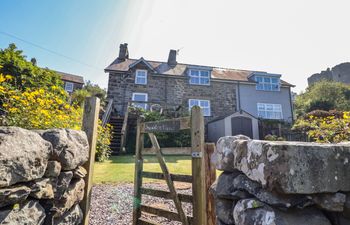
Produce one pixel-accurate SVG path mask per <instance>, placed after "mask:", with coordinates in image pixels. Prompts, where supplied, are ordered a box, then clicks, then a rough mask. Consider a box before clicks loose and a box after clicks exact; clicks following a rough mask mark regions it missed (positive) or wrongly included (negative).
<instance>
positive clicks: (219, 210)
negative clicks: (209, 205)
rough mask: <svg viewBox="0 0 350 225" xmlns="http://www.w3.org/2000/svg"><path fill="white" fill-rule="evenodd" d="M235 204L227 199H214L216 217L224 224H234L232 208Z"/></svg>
mask: <svg viewBox="0 0 350 225" xmlns="http://www.w3.org/2000/svg"><path fill="white" fill-rule="evenodd" d="M234 203H235V202H233V201H231V200H227V199H221V198H217V199H215V211H216V217H217V218H218V219H219V220H220V221H221V222H223V223H225V224H234V220H233V208H234V206H235V204H234Z"/></svg>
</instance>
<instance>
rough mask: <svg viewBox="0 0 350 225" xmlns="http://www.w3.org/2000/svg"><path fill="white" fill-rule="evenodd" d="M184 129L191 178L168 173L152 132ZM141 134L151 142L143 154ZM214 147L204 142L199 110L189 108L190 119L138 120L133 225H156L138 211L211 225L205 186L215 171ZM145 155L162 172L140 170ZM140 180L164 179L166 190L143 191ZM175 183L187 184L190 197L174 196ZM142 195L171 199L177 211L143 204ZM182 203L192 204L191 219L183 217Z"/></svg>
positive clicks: (212, 216) (211, 212)
mask: <svg viewBox="0 0 350 225" xmlns="http://www.w3.org/2000/svg"><path fill="white" fill-rule="evenodd" d="M186 129H187V130H191V147H190V148H185V149H186V153H187V154H189V155H191V157H192V175H182V174H171V173H170V171H169V170H168V168H167V165H166V162H165V160H164V154H163V153H164V152H166V151H165V149H162V148H160V146H159V143H158V140H157V137H156V135H154V133H153V132H178V131H180V130H186ZM145 134H147V135H148V136H149V138H150V140H151V143H152V148H151V149H147V151H145V149H144V136H145ZM214 148H215V146H214V144H206V143H205V142H204V118H203V116H202V112H201V109H200V108H199V107H193V108H192V110H191V116H190V117H182V118H176V119H170V120H164V121H156V122H144V121H143V118H142V117H140V118H139V119H138V122H137V132H136V154H135V182H134V208H133V225H140V224H157V223H156V222H153V221H149V220H146V219H144V218H142V217H141V212H145V213H150V214H153V215H156V216H161V217H165V218H168V219H169V220H174V221H180V222H181V223H182V224H185V225H190V224H194V225H214V224H215V214H214V205H213V200H212V196H210V195H209V187H210V185H211V184H212V183H213V182H214V181H215V178H216V177H215V168H214V167H213V165H212V164H211V163H210V158H211V155H212V153H213V151H214ZM183 149H184V148H183ZM168 150H170V151H176V148H168ZM147 153H148V154H149V153H152V154H155V156H156V157H157V159H158V163H159V165H160V167H161V170H162V173H155V172H148V171H143V155H144V154H147ZM143 178H152V179H161V180H165V181H166V183H167V186H168V189H169V191H161V190H153V189H150V188H144V187H143V186H142V179H143ZM175 181H179V182H187V183H191V184H192V195H188V194H179V193H177V190H176V189H175V186H174V182H175ZM142 195H150V196H153V197H161V198H165V199H172V200H173V201H174V204H175V207H176V211H177V212H171V211H168V210H165V209H160V208H155V207H150V206H146V205H143V204H142ZM182 202H187V203H192V205H193V216H192V217H191V216H188V215H186V214H185V212H184V210H183V208H182Z"/></svg>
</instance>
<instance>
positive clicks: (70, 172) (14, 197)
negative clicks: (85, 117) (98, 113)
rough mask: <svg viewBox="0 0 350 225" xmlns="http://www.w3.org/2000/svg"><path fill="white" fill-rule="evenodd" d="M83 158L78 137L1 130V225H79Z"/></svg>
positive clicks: (83, 144) (83, 143)
mask: <svg viewBox="0 0 350 225" xmlns="http://www.w3.org/2000/svg"><path fill="white" fill-rule="evenodd" d="M88 153H89V145H88V140H87V137H86V134H85V133H84V132H82V131H75V130H68V129H51V130H39V131H30V130H25V129H22V128H18V127H0V224H26V225H41V224H45V225H77V224H80V223H81V221H82V218H83V212H82V210H81V208H80V206H79V202H80V201H81V200H82V199H83V196H84V186H85V183H84V179H83V178H84V177H85V176H86V174H87V171H86V170H85V169H84V168H83V167H82V166H81V165H83V164H84V163H85V162H86V161H87V160H88Z"/></svg>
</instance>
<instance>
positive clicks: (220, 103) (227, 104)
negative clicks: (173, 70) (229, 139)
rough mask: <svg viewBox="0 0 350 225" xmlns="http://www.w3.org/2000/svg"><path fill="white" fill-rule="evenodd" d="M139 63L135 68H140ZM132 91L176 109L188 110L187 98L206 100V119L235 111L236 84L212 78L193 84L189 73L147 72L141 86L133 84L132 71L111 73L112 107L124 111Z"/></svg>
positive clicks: (118, 111) (109, 83)
mask: <svg viewBox="0 0 350 225" xmlns="http://www.w3.org/2000/svg"><path fill="white" fill-rule="evenodd" d="M140 66H141V65H140ZM140 66H139V67H138V68H142V67H140ZM142 69H143V68H142ZM135 92H139V93H147V94H148V102H153V103H159V104H160V105H161V106H163V107H164V106H167V107H170V108H174V109H175V108H178V107H180V106H181V109H182V111H183V112H187V111H188V101H189V99H202V100H209V101H210V108H211V115H210V116H209V117H207V118H206V120H210V119H211V118H216V117H219V116H224V115H227V114H229V113H233V112H235V110H236V84H235V83H233V82H220V81H214V80H211V82H210V85H192V84H190V83H189V77H188V76H164V75H158V74H153V73H151V72H150V71H148V82H147V84H146V85H141V84H135V71H132V72H131V74H129V75H128V76H127V74H126V73H125V74H122V73H110V75H109V82H108V98H111V99H114V102H113V105H114V109H115V110H116V111H117V113H118V114H121V115H123V114H124V112H125V110H126V105H127V103H128V102H129V101H131V100H132V94H133V93H135Z"/></svg>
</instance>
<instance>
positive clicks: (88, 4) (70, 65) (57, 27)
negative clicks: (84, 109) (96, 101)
mask: <svg viewBox="0 0 350 225" xmlns="http://www.w3.org/2000/svg"><path fill="white" fill-rule="evenodd" d="M101 3H102V1H93V0H84V1H81V0H80V1H79V0H76V1H71V0H60V1H53V0H40V1H39V0H34V1H25V0H22V1H21V0H1V2H0V32H5V33H9V34H11V35H15V36H17V37H19V38H21V39H24V40H26V41H28V42H32V43H34V44H37V45H39V46H42V47H44V48H47V49H49V50H51V51H54V52H57V53H60V54H62V55H64V56H67V57H69V58H72V59H74V60H71V59H67V58H65V57H61V56H59V55H56V54H52V53H50V52H48V51H45V50H43V49H40V48H37V47H35V46H33V45H31V44H28V43H25V42H23V41H20V40H17V39H15V38H13V37H9V36H5V35H3V34H1V33H0V48H5V47H7V46H8V44H9V43H15V44H16V45H17V47H18V48H19V49H22V50H23V51H24V53H25V55H27V57H28V58H29V59H30V58H31V57H35V58H36V59H37V61H38V65H39V66H42V67H49V68H51V69H55V70H60V71H64V72H68V73H73V74H79V75H83V76H84V77H85V79H89V80H92V81H94V82H96V83H99V84H100V85H101V86H103V87H106V85H107V75H106V74H105V73H104V71H103V69H104V68H105V66H106V65H107V64H108V63H110V61H111V60H112V58H113V57H114V56H115V53H112V51H116V50H117V46H118V45H119V40H118V36H119V35H120V30H119V29H118V28H120V27H119V26H118V24H120V23H121V22H122V20H123V13H125V12H124V11H123V9H125V6H126V1H115V0H103V4H101ZM108 53H112V54H108ZM77 61H78V62H77ZM80 62H82V63H80Z"/></svg>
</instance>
